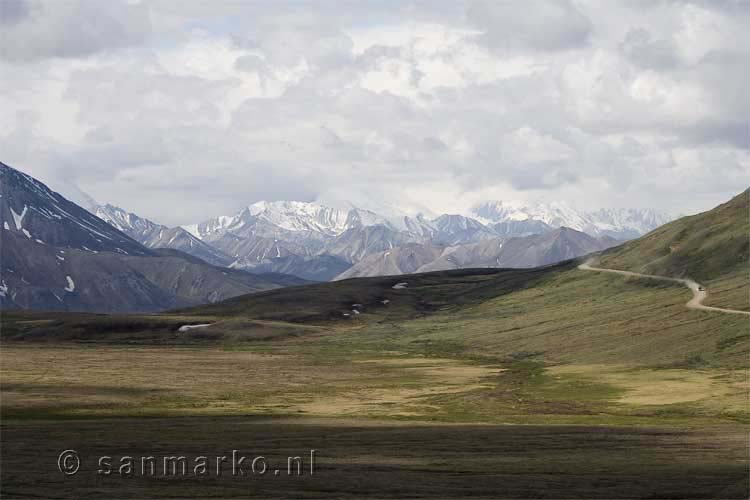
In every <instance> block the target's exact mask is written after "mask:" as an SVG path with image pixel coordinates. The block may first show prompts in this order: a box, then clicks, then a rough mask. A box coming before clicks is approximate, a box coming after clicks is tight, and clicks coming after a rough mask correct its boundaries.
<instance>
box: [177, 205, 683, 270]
mask: <svg viewBox="0 0 750 500" xmlns="http://www.w3.org/2000/svg"><path fill="white" fill-rule="evenodd" d="M472 215H473V216H466V215H458V214H444V215H440V216H437V217H434V218H427V217H425V216H424V215H422V214H419V215H417V216H410V215H406V214H394V213H393V212H392V211H391V212H389V215H388V216H384V215H382V214H378V213H375V212H372V211H369V210H363V209H361V208H358V207H356V206H354V205H352V204H350V203H344V204H339V206H338V207H330V206H326V205H323V204H320V203H307V202H296V201H272V202H268V201H260V202H257V203H254V204H252V205H250V206H248V207H245V208H243V209H242V210H240V211H239V212H237V213H236V214H234V215H231V216H221V217H215V218H213V219H209V220H207V221H204V222H202V223H199V224H193V225H189V226H184V229H185V230H187V231H189V232H190V233H192V234H193V235H194V236H195V237H197V238H199V239H201V240H202V241H203V242H204V243H206V244H208V245H211V246H214V247H216V248H217V249H218V250H219V251H221V252H223V253H224V254H226V255H228V256H230V258H231V259H232V264H231V266H232V267H237V268H241V269H275V268H278V267H279V266H281V263H282V261H281V260H279V259H285V260H284V262H294V263H295V269H296V268H298V264H299V263H304V262H314V261H315V259H314V258H315V257H318V256H333V257H336V258H340V259H343V260H344V261H346V262H349V263H351V264H352V265H355V264H357V263H358V262H359V261H361V260H362V259H365V258H367V257H368V256H369V255H373V254H377V253H379V252H387V251H389V250H392V249H394V248H397V247H400V246H403V245H414V244H417V245H432V246H438V247H446V246H460V245H466V244H470V243H478V242H481V241H484V240H490V239H498V238H499V239H500V240H499V241H502V240H503V239H507V238H513V237H525V236H532V235H541V234H544V233H547V232H549V231H552V230H555V229H558V228H560V227H568V228H571V229H574V230H576V231H579V232H584V233H587V234H588V235H590V236H593V237H595V238H600V237H603V236H608V237H610V238H614V239H616V240H619V239H628V238H634V237H637V236H639V235H641V234H643V233H645V232H647V231H650V230H651V229H653V228H654V227H656V226H658V225H660V224H661V223H664V222H666V221H667V220H669V217H667V216H665V215H663V214H660V213H657V212H654V211H650V210H599V211H596V212H579V211H577V210H575V209H574V208H572V207H571V206H569V205H567V204H565V203H562V202H553V203H547V204H543V203H540V204H534V205H528V204H522V203H518V202H497V201H493V202H486V203H483V204H480V205H478V206H476V207H475V208H474V209H473V213H472ZM392 255H393V256H395V255H399V254H398V253H396V254H392ZM392 258H395V257H392ZM277 260H278V264H279V266H277V264H275V262H276V261H277ZM379 265H380V264H379Z"/></svg>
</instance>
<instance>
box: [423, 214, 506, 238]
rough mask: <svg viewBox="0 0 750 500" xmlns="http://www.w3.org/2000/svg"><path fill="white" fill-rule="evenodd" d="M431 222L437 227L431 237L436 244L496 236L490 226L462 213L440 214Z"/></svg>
mask: <svg viewBox="0 0 750 500" xmlns="http://www.w3.org/2000/svg"><path fill="white" fill-rule="evenodd" d="M432 223H433V225H434V226H435V228H436V229H437V232H436V233H434V235H433V237H432V238H431V239H432V243H435V244H438V245H459V244H461V243H470V242H475V241H480V240H486V239H490V238H494V237H496V236H497V234H496V233H495V232H494V231H493V230H492V229H491V228H489V227H487V226H485V225H484V224H482V223H481V222H479V221H478V220H475V219H472V218H470V217H464V216H463V215H447V214H446V215H441V216H440V217H438V218H437V219H435V220H434V221H432Z"/></svg>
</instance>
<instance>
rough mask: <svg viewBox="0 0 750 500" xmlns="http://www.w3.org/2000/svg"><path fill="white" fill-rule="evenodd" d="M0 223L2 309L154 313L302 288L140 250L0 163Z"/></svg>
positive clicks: (192, 259)
mask: <svg viewBox="0 0 750 500" xmlns="http://www.w3.org/2000/svg"><path fill="white" fill-rule="evenodd" d="M0 219H1V220H0V222H1V223H2V230H0V234H1V235H2V238H0V242H1V243H2V245H1V246H0V263H1V268H0V273H1V278H0V307H2V308H28V309H45V310H59V311H92V312H146V311H158V310H163V309H167V308H172V307H179V306H183V305H194V304H201V303H205V302H216V301H219V300H223V299H226V298H229V297H234V296H236V295H240V294H245V293H252V292H256V291H260V290H267V289H271V288H278V287H280V286H286V285H292V284H300V283H303V282H304V281H303V280H300V279H298V278H293V277H289V276H279V275H254V274H250V273H247V272H244V271H239V270H231V269H225V268H220V267H216V266H212V265H210V264H207V263H205V262H203V261H202V260H200V259H197V258H195V257H190V256H187V255H184V254H181V253H180V252H178V251H176V250H170V251H166V252H167V253H165V251H162V250H156V249H150V248H146V247H145V246H143V245H142V244H140V243H139V242H137V241H135V240H134V239H132V238H130V237H129V236H128V235H126V234H125V233H123V232H122V231H120V230H118V229H116V228H115V227H113V226H112V225H110V224H108V223H107V222H105V221H103V220H102V219H100V218H98V217H96V216H94V215H93V214H91V213H90V212H88V211H86V210H84V209H83V208H81V207H79V206H78V205H76V204H75V203H72V202H70V201H68V200H67V199H65V198H64V197H62V196H61V195H59V194H58V193H55V192H54V191H52V190H50V189H49V188H48V187H47V186H45V185H44V184H42V183H41V182H39V181H37V180H36V179H34V178H32V177H30V176H28V175H26V174H24V173H22V172H20V171H18V170H15V169H13V168H11V167H9V166H7V165H5V164H2V163H0ZM136 225H137V224H136ZM170 252H171V253H170Z"/></svg>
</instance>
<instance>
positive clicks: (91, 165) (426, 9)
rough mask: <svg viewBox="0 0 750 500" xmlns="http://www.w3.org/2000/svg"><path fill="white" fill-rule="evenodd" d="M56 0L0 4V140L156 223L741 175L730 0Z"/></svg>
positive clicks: (727, 192) (716, 186) (609, 189)
mask: <svg viewBox="0 0 750 500" xmlns="http://www.w3.org/2000/svg"><path fill="white" fill-rule="evenodd" d="M3 5H5V3H3ZM7 5H11V4H10V3H8V4H7ZM61 5H63V4H60V3H55V2H43V3H21V2H15V3H13V6H14V7H13V9H15V10H13V13H14V14H13V16H8V17H7V18H6V19H5V21H8V19H10V22H5V23H4V24H3V25H0V30H3V36H4V39H5V38H7V37H6V35H8V34H16V35H18V38H17V39H14V40H13V41H12V42H11V43H9V44H6V45H5V46H4V47H3V49H2V50H3V54H2V61H0V70H2V72H3V75H4V78H3V79H2V80H1V81H0V105H2V107H3V110H4V111H5V113H3V115H2V116H0V147H1V148H2V151H3V158H2V160H3V161H4V162H6V163H9V164H11V165H15V166H17V167H18V168H21V169H23V170H26V171H28V172H29V173H31V174H33V175H37V176H39V177H40V178H42V179H43V180H45V181H48V182H50V183H51V184H52V185H53V186H55V185H60V186H62V185H63V183H62V181H65V182H66V183H70V182H74V183H77V184H78V185H79V186H80V187H81V188H82V189H83V190H85V191H87V192H89V193H90V194H91V195H93V197H94V198H96V199H97V200H100V201H104V202H112V203H116V204H119V205H122V206H124V207H125V208H127V209H129V210H133V211H136V212H139V213H142V214H143V215H145V216H148V217H151V218H153V219H155V220H158V221H162V222H165V223H169V224H177V223H189V222H194V221H196V220H200V219H202V218H204V217H207V216H212V215H216V214H220V213H228V212H232V211H234V210H235V209H237V208H238V207H241V206H244V205H247V204H249V203H252V202H254V201H257V200H260V199H284V198H287V199H292V198H293V199H303V200H312V199H316V198H321V199H338V200H341V199H343V198H345V197H348V198H350V199H351V200H352V201H354V202H359V203H364V204H367V205H369V206H381V207H383V206H396V205H398V206H402V207H404V208H409V209H412V210H423V211H426V210H433V211H440V210H449V211H454V212H455V211H460V210H462V209H464V208H467V207H469V206H471V205H473V204H474V203H476V202H477V201H480V200H481V199H482V198H487V197H504V198H508V197H512V198H522V199H539V198H543V199H563V200H566V201H578V202H579V203H582V204H586V205H589V206H592V207H593V206H608V205H619V206H627V205H631V206H657V207H658V206H661V207H663V208H670V209H674V210H676V211H683V212H690V211H695V210H699V209H703V208H707V207H708V206H709V205H710V204H713V203H717V202H719V201H721V200H723V199H726V198H728V197H729V196H731V195H732V194H733V193H735V192H738V191H740V190H741V189H742V188H743V186H745V185H747V184H748V182H747V177H748V154H747V152H748V149H750V144H748V133H747V116H748V114H750V97H748V95H747V92H746V89H747V88H748V87H750V81H748V79H749V74H750V70H748V67H747V64H746V63H745V61H747V59H748V51H747V49H746V48H745V47H748V46H750V43H744V42H750V40H748V37H750V35H748V34H747V30H746V29H745V26H746V25H747V21H748V19H749V16H750V12H749V11H750V9H748V10H745V9H740V8H737V7H735V6H732V4H731V3H721V2H719V3H713V2H679V1H664V2H641V3H638V2H622V3H609V2H608V3H607V4H606V5H603V3H602V2H595V1H593V0H579V1H576V2H573V1H562V0H561V1H556V2H532V3H530V4H528V6H525V7H524V8H523V9H519V8H517V7H513V6H510V7H509V5H510V4H508V3H506V2H500V1H496V2H478V3H477V2H471V3H463V4H461V3H456V2H445V3H435V2H414V3H411V4H408V3H407V4H404V3H401V2H398V3H396V2H394V3H389V2H378V3H372V4H367V3H355V4H344V5H343V6H337V7H336V6H334V5H333V4H325V3H324V4H321V7H320V9H318V11H317V12H311V11H309V10H305V9H302V7H301V6H300V5H299V4H296V3H276V2H274V3H270V2H269V3H264V2H202V1H185V2H181V3H180V7H179V8H177V6H176V4H174V3H172V2H169V1H160V0H156V1H150V2H149V1H144V2H138V3H135V2H125V3H111V2H78V3H68V2H66V4H65V5H70V6H71V8H69V9H65V8H62V7H61ZM513 5H517V4H515V3H514V4H513ZM524 5H526V4H524ZM71 16H75V17H71ZM11 17H12V19H11ZM74 22H75V23H77V25H78V29H77V30H76V29H72V28H71V23H74ZM96 23H98V24H96ZM102 23H103V24H102ZM89 25H91V27H89ZM81 26H83V27H84V28H81ZM102 26H103V28H102ZM347 194H348V196H347Z"/></svg>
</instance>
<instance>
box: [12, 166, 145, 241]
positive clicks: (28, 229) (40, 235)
mask: <svg viewBox="0 0 750 500" xmlns="http://www.w3.org/2000/svg"><path fill="white" fill-rule="evenodd" d="M0 187H1V188H2V197H1V198H0V217H2V220H3V230H4V231H6V232H9V233H15V234H18V235H20V236H23V237H24V238H27V239H29V240H30V241H33V242H35V243H36V244H39V245H50V246H55V247H61V248H79V249H82V250H85V251H89V252H114V253H119V254H122V255H149V251H148V250H147V249H146V248H144V247H143V246H141V245H140V244H139V243H138V242H137V241H134V240H133V239H132V238H129V237H128V236H127V235H125V234H124V233H122V232H120V231H118V230H117V229H115V228H114V227H112V226H110V225H109V224H107V223H105V222H104V221H102V220H101V219H99V218H98V217H95V216H94V215H92V214H91V213H90V212H88V211H86V210H84V209H83V208H81V207H79V206H78V205H76V204H75V203H73V202H71V201H68V200H67V199H66V198H64V197H63V196H62V195H60V194H58V193H56V192H54V191H52V190H51V189H49V188H48V187H47V186H45V185H44V184H42V183H41V182H39V181H38V180H36V179H34V178H33V177H31V176H30V175H27V174H25V173H23V172H21V171H19V170H16V169H14V168H11V167H9V166H8V165H5V164H4V163H0Z"/></svg>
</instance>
